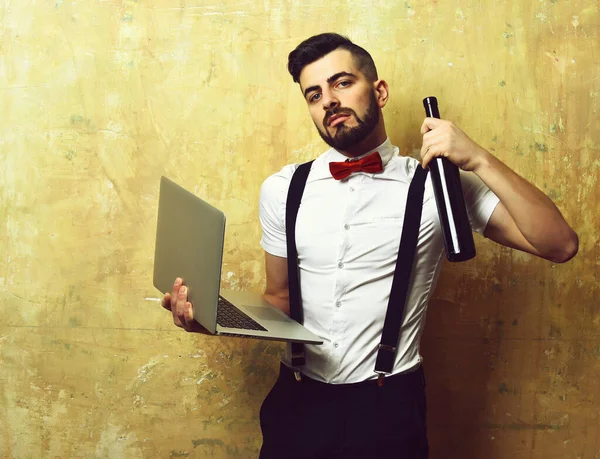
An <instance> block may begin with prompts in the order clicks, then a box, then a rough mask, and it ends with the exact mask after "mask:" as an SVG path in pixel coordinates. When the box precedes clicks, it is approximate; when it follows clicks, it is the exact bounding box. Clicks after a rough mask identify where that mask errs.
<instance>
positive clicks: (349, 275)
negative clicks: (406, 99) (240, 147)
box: [259, 139, 498, 384]
mask: <svg viewBox="0 0 600 459" xmlns="http://www.w3.org/2000/svg"><path fill="white" fill-rule="evenodd" d="M374 151H378V152H379V154H380V155H381V157H382V160H383V165H384V170H383V171H382V172H381V173H364V172H358V173H353V174H352V175H350V177H348V178H347V179H344V180H339V181H338V180H335V179H334V178H333V177H332V176H331V174H330V172H329V163H330V162H332V161H345V160H346V159H347V158H346V157H345V156H344V155H342V154H341V153H339V152H338V151H336V150H334V149H329V150H328V151H326V152H325V153H323V154H322V155H321V156H319V157H318V158H317V159H316V160H315V161H314V163H313V164H312V167H311V171H310V174H309V176H308V180H307V182H306V188H305V190H304V194H303V196H302V202H301V204H300V208H299V211H298V220H297V223H296V244H297V248H298V262H299V270H300V271H299V272H300V291H301V297H302V309H303V313H304V326H305V327H306V328H308V329H309V330H311V331H312V332H313V333H315V334H316V335H318V336H320V337H321V338H322V339H323V341H324V343H323V344H322V345H306V346H305V348H306V364H305V366H304V367H302V372H303V373H304V374H306V375H307V376H309V377H311V378H314V379H317V380H319V381H324V382H328V383H333V384H340V383H354V382H359V381H364V380H366V379H372V378H376V377H377V375H376V374H375V373H374V370H375V360H376V356H377V346H378V344H379V343H380V341H381V333H382V329H383V323H384V319H385V313H386V310H387V305H388V299H389V296H390V290H391V285H392V279H393V274H394V270H395V266H396V258H397V255H398V247H399V244H400V235H401V232H402V224H403V218H404V211H405V208H406V199H407V193H408V187H409V185H410V182H411V180H412V176H413V174H414V171H415V168H416V167H417V165H418V164H419V163H418V161H417V160H415V159H413V158H409V157H401V156H398V148H396V147H394V146H393V145H392V144H391V142H390V141H389V139H387V140H386V141H385V142H384V143H383V144H382V145H380V146H379V147H378V148H376V149H375V150H372V151H370V152H368V153H366V154H365V155H363V156H366V155H367V154H370V153H372V152H374ZM296 167H297V165H296V164H290V165H288V166H285V167H284V168H283V169H282V170H281V171H280V172H278V173H276V174H274V175H271V176H270V177H268V178H267V179H266V180H265V181H264V183H263V185H262V188H261V194H260V210H259V212H260V221H261V225H262V230H263V235H262V239H261V245H262V247H263V248H264V249H265V251H267V252H268V253H270V254H271V255H275V256H278V257H284V258H286V257H287V250H286V237H285V207H286V199H287V192H288V188H289V184H290V180H291V177H292V175H293V173H294V171H295V170H296ZM461 182H462V188H463V194H464V196H465V202H466V205H467V212H468V215H469V220H470V222H471V226H472V228H473V230H475V231H477V232H479V233H483V231H484V229H485V226H486V224H487V222H488V220H489V218H490V216H491V214H492V212H493V210H494V208H495V207H496V205H497V203H498V198H497V197H496V196H495V195H494V194H493V193H492V192H491V191H490V190H489V189H488V188H487V187H486V186H485V184H484V183H483V182H482V181H481V180H480V179H479V178H478V177H477V176H476V175H475V174H474V173H470V172H462V171H461ZM444 258H445V257H444V245H443V239H442V230H441V226H440V222H439V218H438V213H437V208H436V204H435V198H434V195H433V189H432V185H431V178H430V175H428V178H427V182H426V185H425V196H424V202H423V215H422V218H421V225H420V230H419V238H418V245H417V251H416V254H415V265H414V268H413V272H412V276H411V281H410V284H409V290H408V298H407V303H406V309H405V316H404V322H403V325H402V328H401V332H400V340H399V343H398V351H397V354H396V360H395V365H394V369H393V373H394V374H396V373H402V372H407V371H411V370H412V369H414V368H415V367H416V366H418V365H419V363H420V361H421V356H420V355H419V341H420V337H421V332H422V329H423V325H424V323H425V320H424V319H425V312H426V310H427V303H428V301H429V297H430V295H431V294H432V293H433V291H434V288H435V284H436V282H437V279H438V275H439V272H440V267H441V264H442V261H443V259H444ZM290 361H291V360H290V346H289V345H288V349H287V352H286V356H285V357H284V359H283V362H284V363H286V364H288V365H289V364H290Z"/></svg>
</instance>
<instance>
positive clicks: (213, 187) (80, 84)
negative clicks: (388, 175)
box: [0, 0, 600, 459]
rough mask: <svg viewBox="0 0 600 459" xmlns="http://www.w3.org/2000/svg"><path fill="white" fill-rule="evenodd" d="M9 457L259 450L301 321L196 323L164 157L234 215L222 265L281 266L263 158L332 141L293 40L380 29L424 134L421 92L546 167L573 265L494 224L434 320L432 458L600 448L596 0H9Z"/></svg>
mask: <svg viewBox="0 0 600 459" xmlns="http://www.w3.org/2000/svg"><path fill="white" fill-rule="evenodd" d="M0 24H1V25H2V27H1V28H0V107H1V112H0V113H1V114H0V164H1V165H2V167H0V193H1V200H0V216H1V222H2V224H1V225H0V314H1V316H0V317H1V318H0V457H10V458H13V457H14V458H46V457H48V458H49V457H63V458H71V457H102V458H104V457H106V458H147V457H197V458H205V457H206V458H208V457H214V458H247V457H256V454H257V450H258V448H259V445H260V429H259V425H258V421H257V418H258V411H259V407H260V403H261V401H262V398H263V397H264V396H265V395H266V393H267V392H268V390H269V388H270V386H271V384H272V382H273V381H274V379H275V377H276V370H277V365H278V358H279V355H280V352H281V351H282V346H281V345H280V344H277V343H270V342H265V341H261V342H258V341H244V340H236V339H219V338H207V337H204V336H193V335H188V334H185V333H184V332H181V331H180V330H178V329H176V328H175V327H174V326H172V325H171V323H170V319H169V317H168V315H167V313H165V311H163V310H162V309H161V308H160V306H159V305H158V303H157V302H156V299H157V298H158V297H159V292H157V291H156V290H155V289H154V287H153V286H152V281H151V279H152V259H153V243H154V233H155V224H156V205H157V193H158V180H159V178H160V176H161V175H162V174H165V175H167V176H169V177H171V178H173V179H174V180H176V181H178V182H180V183H181V184H183V185H184V186H186V187H187V188H188V189H190V190H192V191H193V192H195V193H196V194H198V195H200V196H202V197H203V198H204V199H206V200H208V201H210V202H213V203H214V204H215V205H217V206H219V207H221V208H222V209H223V210H224V211H225V213H226V214H227V217H228V229H227V236H226V253H225V265H224V270H223V286H224V287H231V288H244V289H251V290H256V291H260V290H261V289H262V288H263V286H264V274H263V252H262V249H261V248H260V246H259V244H258V242H259V239H260V226H259V223H258V218H257V199H258V193H259V188H260V184H261V182H262V180H263V179H264V178H265V177H267V176H268V175H269V174H271V173H273V172H275V171H277V170H279V168H281V167H282V166H283V165H285V164H287V163H290V162H300V161H304V160H308V159H312V158H313V157H315V156H316V155H317V154H319V153H320V152H321V151H323V150H324V145H323V143H322V141H321V139H320V138H319V137H318V135H317V134H316V132H315V129H314V126H313V125H312V123H311V121H310V119H309V117H308V114H307V111H306V108H305V105H304V102H303V100H302V98H301V96H300V93H299V92H298V89H297V87H296V86H295V85H294V84H293V83H292V81H291V78H290V77H289V75H288V74H287V73H286V67H285V64H286V58H287V54H288V52H289V51H290V50H291V49H293V48H294V47H295V46H296V45H297V44H298V43H299V42H300V41H301V40H303V39H304V38H306V37H308V36H310V35H312V34H314V33H320V32H324V31H332V30H333V31H339V32H341V33H344V34H347V35H349V36H350V37H351V38H352V39H353V40H355V41H356V42H357V43H358V44H361V45H362V46H364V47H366V48H367V49H368V50H370V51H371V53H372V54H373V56H374V58H375V61H376V63H377V65H378V68H379V72H380V75H381V76H382V77H383V78H385V79H386V80H387V81H388V82H389V84H390V87H391V101H390V103H389V104H388V106H387V107H386V109H385V111H384V113H385V116H386V121H387V127H388V133H389V135H390V137H391V139H392V141H393V142H394V143H395V144H397V145H398V146H400V148H401V151H402V154H408V155H416V154H417V153H418V149H419V147H420V136H419V126H420V124H421V122H422V118H423V110H422V105H421V99H422V98H423V97H425V96H429V95H436V96H438V98H439V100H440V110H441V112H442V116H443V117H445V118H449V119H452V120H454V121H455V122H457V124H458V125H459V126H461V127H463V128H464V130H465V131H466V132H467V133H468V134H470V136H471V137H472V138H474V139H475V140H476V141H477V142H479V143H480V144H481V145H483V146H484V147H486V148H488V149H490V150H491V151H492V152H493V153H494V154H496V155H497V156H498V157H499V158H500V159H502V160H503V161H505V162H506V163H507V164H508V165H510V166H511V167H512V168H514V169H515V170H516V171H517V172H519V173H521V174H522V175H524V176H526V177H527V178H528V179H529V180H530V181H532V182H533V183H535V184H536V185H537V186H539V187H540V188H542V189H543V190H544V191H546V192H547V193H548V194H549V195H550V196H551V197H552V198H553V199H554V200H555V202H556V203H557V205H558V206H559V208H560V209H561V211H562V212H563V213H564V215H565V216H566V217H567V219H568V220H569V221H570V222H571V223H572V224H573V226H574V227H575V229H576V230H577V231H578V233H579V235H580V242H581V243H580V253H579V255H578V256H577V258H576V259H575V260H573V261H572V262H570V263H568V264H566V265H553V264H551V263H549V262H545V261H543V260H537V259H535V258H534V257H531V256H528V255H525V254H520V253H516V252H514V251H511V250H508V249H505V248H501V247H498V246H494V245H493V244H491V243H489V242H487V241H485V240H483V239H481V238H477V240H476V243H477V246H478V257H477V258H476V259H475V260H473V261H470V262H467V263H464V264H461V265H458V266H450V265H448V266H446V268H445V269H444V272H443V274H442V278H441V281H440V285H439V288H438V289H437V291H436V294H435V297H434V299H433V300H432V302H431V306H430V312H429V317H428V322H427V327H426V333H425V337H424V341H423V349H422V351H423V354H424V356H425V368H426V372H427V375H428V395H429V424H430V437H431V446H432V458H457V459H458V458H461V459H464V458H472V459H479V458H493V459H496V458H498V459H504V458H509V457H510V458H557V459H558V458H561V459H562V458H572V459H575V458H590V459H591V458H597V457H600V443H599V432H598V429H599V427H598V426H599V425H600V423H599V422H598V421H599V420H598V407H599V405H598V401H599V400H598V399H599V398H600V390H599V389H598V385H597V380H598V377H599V376H600V363H599V358H600V334H599V333H598V331H597V327H598V326H599V325H600V304H599V301H598V299H597V298H598V294H599V281H600V251H599V249H598V247H599V244H598V242H599V241H598V227H599V218H598V216H597V215H598V210H597V207H598V201H599V200H600V191H599V190H600V188H599V186H598V183H597V181H598V175H599V167H600V160H599V159H598V157H599V153H600V146H599V142H600V127H599V124H598V111H599V109H600V66H599V64H600V49H599V43H600V37H599V30H600V11H599V4H598V2H597V1H584V0H574V1H567V0H549V1H546V0H543V1H542V0H533V1H524V0H519V1H516V0H515V1H504V2H484V1H482V0H480V1H472V0H456V1H441V0H440V1H435V0H432V1H424V0H423V1H417V0H412V1H406V2H405V1H401V2H385V3H383V2H374V1H364V0H363V1H336V2H323V1H304V0H302V1H284V0H275V1H270V0H264V1H262V2H261V1H258V0H248V1H225V2H217V1H201V0H190V1H187V0H181V1H166V0H156V1H152V2H148V1H141V0H139V1H134V0H121V1H117V0H94V1H83V0H80V1H75V0H73V1H70V0H51V1H40V0H38V1H36V0H21V1H18V2H17V1H11V0H4V1H2V2H0Z"/></svg>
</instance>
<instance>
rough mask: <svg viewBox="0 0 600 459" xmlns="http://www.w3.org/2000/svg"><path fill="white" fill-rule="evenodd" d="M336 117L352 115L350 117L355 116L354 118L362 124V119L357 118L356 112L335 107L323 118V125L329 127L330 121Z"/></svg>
mask: <svg viewBox="0 0 600 459" xmlns="http://www.w3.org/2000/svg"><path fill="white" fill-rule="evenodd" d="M334 115H350V116H354V118H356V120H357V121H358V122H359V123H360V122H361V119H360V118H359V117H358V116H356V112H355V111H354V110H352V109H351V108H346V107H334V108H331V109H329V110H327V111H326V112H325V116H324V117H323V125H324V126H329V120H330V119H331V117H332V116H334Z"/></svg>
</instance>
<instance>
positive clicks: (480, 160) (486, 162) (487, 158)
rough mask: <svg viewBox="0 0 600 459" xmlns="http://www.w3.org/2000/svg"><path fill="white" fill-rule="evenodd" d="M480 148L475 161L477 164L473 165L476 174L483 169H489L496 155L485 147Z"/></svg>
mask: <svg viewBox="0 0 600 459" xmlns="http://www.w3.org/2000/svg"><path fill="white" fill-rule="evenodd" d="M479 149H480V151H479V153H478V155H477V161H476V163H475V166H474V167H473V172H475V173H476V174H479V173H480V172H481V171H483V170H485V169H488V168H489V167H490V166H491V164H492V162H493V160H494V156H493V155H492V154H491V153H490V152H489V151H487V150H486V149H485V148H483V147H479Z"/></svg>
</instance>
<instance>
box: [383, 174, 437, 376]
mask: <svg viewBox="0 0 600 459" xmlns="http://www.w3.org/2000/svg"><path fill="white" fill-rule="evenodd" d="M426 178H427V170H425V169H423V168H422V167H421V166H420V165H419V166H418V167H417V170H416V171H415V175H414V176H413V179H412V181H411V182H410V187H409V188H408V198H407V200H406V211H405V213H404V223H403V226H402V236H401V237H400V248H399V249H398V259H397V260H396V270H395V271H394V280H393V281H392V291H391V292H390V299H389V302H388V307H387V312H386V314H385V322H384V323H383V332H382V334H381V343H380V344H379V349H378V351H377V361H376V362H375V372H376V373H379V375H380V377H381V376H382V375H384V374H390V373H391V372H392V369H393V368H394V360H395V358H396V350H397V349H396V347H397V346H398V340H399V338H400V327H401V326H402V320H403V318H404V308H405V306H406V296H407V294H408V284H409V281H410V275H411V272H412V268H413V263H414V259H415V252H416V251H417V239H418V237H419V227H420V226H421V213H422V211H423V194H424V192H425V179H426Z"/></svg>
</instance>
